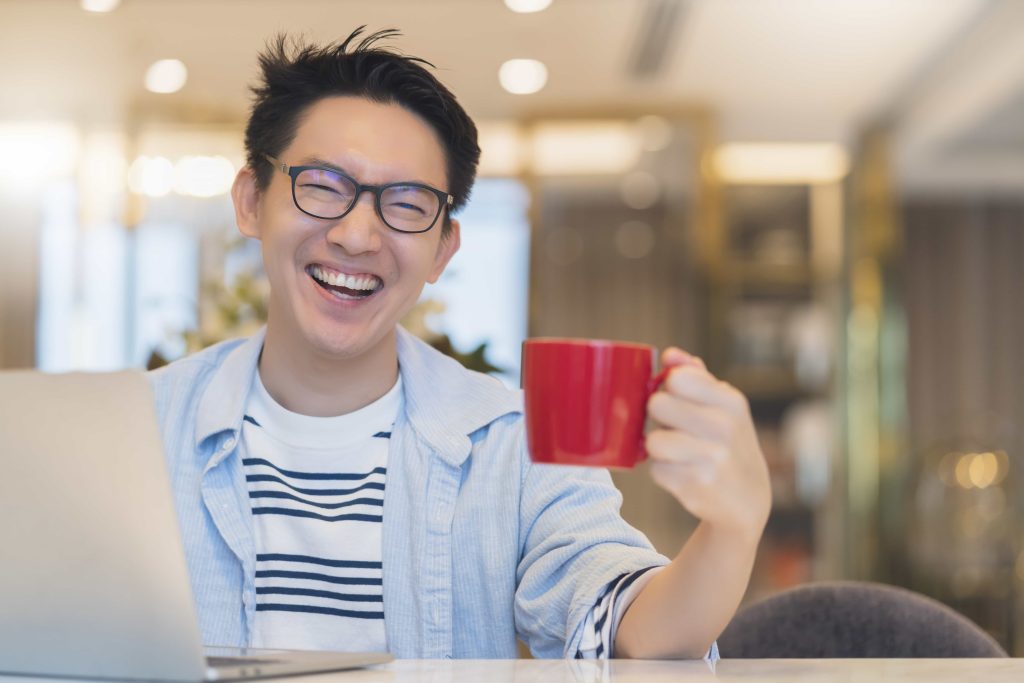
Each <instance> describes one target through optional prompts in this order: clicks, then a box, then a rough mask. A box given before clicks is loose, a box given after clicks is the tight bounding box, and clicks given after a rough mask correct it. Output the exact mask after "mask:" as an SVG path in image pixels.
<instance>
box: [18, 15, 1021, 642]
mask: <svg viewBox="0 0 1024 683" xmlns="http://www.w3.org/2000/svg"><path fill="white" fill-rule="evenodd" d="M361 24H367V25H368V26H369V28H370V30H376V29H380V28H387V27H396V28H399V29H401V31H402V32H403V33H404V37H402V38H401V39H398V40H397V41H394V44H395V45H396V46H397V47H399V48H400V49H401V50H402V51H404V52H406V53H408V54H412V55H417V56H421V57H424V58H426V59H428V60H430V61H431V62H433V64H435V65H436V67H437V71H436V74H437V75H438V77H439V78H440V79H441V80H442V81H443V82H444V83H445V84H447V85H448V86H449V87H450V88H451V89H452V90H453V91H454V92H455V93H456V94H457V95H458V97H459V98H460V100H461V102H462V103H463V104H464V106H465V107H466V108H467V110H468V111H469V112H470V114H471V115H472V116H473V117H474V118H475V119H476V121H477V122H478V124H479V127H480V133H481V146H482V148H483V160H482V163H481V168H480V180H479V182H478V183H477V186H476V188H475V190H474V192H473V196H472V199H471V201H470V204H469V206H468V207H467V208H466V209H465V210H464V212H463V213H462V215H461V219H462V222H463V226H464V227H463V248H462V251H461V252H460V253H459V254H458V255H457V256H456V257H455V259H454V260H453V261H452V263H451V265H450V267H449V269H448V272H447V273H446V274H445V276H444V278H443V279H442V281H441V282H440V283H439V284H438V285H436V286H435V287H433V288H428V290H427V291H425V293H424V298H423V300H422V301H421V303H420V304H419V306H418V307H417V308H416V309H415V310H414V311H413V312H412V313H411V314H410V316H409V318H408V320H407V323H408V325H409V326H410V328H412V329H413V330H414V331H416V332H417V333H418V334H420V335H422V336H424V337H425V338H427V339H429V340H431V341H432V342H434V343H435V344H436V345H438V346H440V347H443V348H445V349H447V350H448V351H449V352H450V353H452V354H454V355H456V356H458V357H459V358H460V359H461V360H463V362H465V363H467V364H468V365H470V366H471V367H480V368H494V371H495V372H496V374H498V376H499V377H500V378H501V379H502V380H503V381H506V382H507V383H509V384H510V385H512V386H517V385H518V371H519V367H518V363H519V346H520V344H521V342H522V340H523V339H524V338H525V337H527V336H586V337H601V338H611V339H622V340H632V341H641V342H647V343H651V344H654V345H657V346H659V347H664V346H666V345H669V344H680V345H683V346H684V347H685V348H687V349H689V350H691V351H693V352H694V353H697V354H699V355H701V356H702V357H704V358H705V359H706V361H707V363H708V365H709V367H710V369H711V370H712V371H713V372H714V373H716V374H717V375H719V376H721V377H723V378H725V379H727V380H728V381H730V382H732V383H733V384H735V385H736V386H738V387H739V388H741V389H742V390H743V391H744V392H746V393H747V395H748V396H749V397H750V400H751V406H752V410H753V414H754V417H755V420H756V422H757V425H758V429H759V432H760V436H761V442H762V445H763V448H764V451H765V454H766V456H767V458H768V460H769V463H770V467H771V471H772V482H773V487H774V495H775V507H774V511H773V513H772V516H771V519H770V521H769V524H768V529H767V531H766V534H765V538H764V540H763V542H762V545H761V548H760V553H759V558H758V562H757V567H756V570H755V576H754V580H753V582H752V584H751V587H750V591H749V594H748V596H747V598H748V599H754V598H757V597H761V596H764V595H767V594H771V593H773V592H776V591H779V590H781V589H784V588H786V587H788V586H792V585H795V584H798V583H801V582H805V581H809V580H814V579H836V578H851V579H871V580H879V581H886V582H890V583H894V584H898V585H903V586H907V587H910V588H912V589H914V590H918V591H921V592H923V593H926V594H928V595H931V596H933V597H936V598H938V599H940V600H942V601H943V602H946V603H947V604H949V605H951V606H953V607H954V608H956V609H957V610H959V611H961V612H962V613H964V614H966V615H967V616H969V617H971V618H972V619H974V620H975V621H977V622H978V623H979V624H981V625H982V626H983V627H984V628H986V629H987V630H988V631H990V632H991V633H992V634H993V635H994V636H995V637H996V638H997V639H998V640H999V641H1000V642H1001V643H1002V644H1003V646H1004V647H1006V648H1007V650H1008V651H1009V652H1010V653H1011V654H1016V655H1018V656H1019V655H1022V654H1024V595H1022V590H1021V588H1024V495H1022V493H1024V460H1022V457H1024V353H1022V352H1021V344H1022V340H1024V305H1022V303H1021V300H1022V299H1024V268H1022V267H1021V264H1022V262H1024V2H1020V1H1019V0H942V1H941V2H938V1H936V0H788V1H787V0H776V1H774V2H765V1H764V0H713V1H712V0H705V1H702V0H553V2H551V1H549V2H545V1H543V0H505V1H503V0H431V1H430V2H423V1H420V0H289V1H287V2H285V1H284V0H202V1H200V0H174V1H171V0H165V1H161V0H121V2H116V1H115V0H0V367H38V368H41V369H44V370H48V371H66V370H72V369H83V370H111V369H116V368H125V367H145V366H147V365H148V366H151V367H152V366H155V365H158V364H159V363H161V362H166V361H167V360H172V359H174V358H177V357H179V356H181V355H183V354H184V353H186V352H188V351H189V350H192V349H196V348H199V347H201V346H203V345H205V344H209V343H211V342H213V341H217V340H219V339H223V338H226V337H230V336H235V335H239V334H245V333H248V332H250V331H252V330H253V329H255V328H256V327H258V326H259V325H260V323H261V321H262V319H263V316H265V307H264V297H265V294H266V284H265V281H264V280H263V278H262V273H261V267H260V257H259V250H258V245H255V244H252V243H247V242H245V241H243V240H242V239H241V238H239V237H238V235H237V232H236V231H235V227H234V221H233V213H232V209H231V203H230V199H229V197H228V196H227V194H226V193H227V191H228V188H229V187H230V184H231V182H232V179H233V176H234V173H235V172H236V171H237V169H238V168H239V166H240V165H241V163H242V158H243V154H242V129H243V126H244V123H245V118H246V114H247V107H248V102H249V100H248V91H247V86H248V85H249V84H250V83H252V82H253V80H254V78H255V76H256V54H257V52H258V51H259V50H260V49H261V48H262V47H263V45H264V44H265V42H266V41H267V39H268V38H270V37H271V36H272V35H273V34H274V33H276V32H278V31H287V32H289V33H293V34H301V35H304V36H305V37H307V38H309V39H312V40H315V41H331V40H337V39H340V38H343V37H345V36H346V35H348V33H349V32H350V31H351V30H352V29H353V28H355V27H356V26H358V25H361ZM615 477H616V482H617V483H618V485H619V486H620V488H621V489H622V490H623V492H624V496H625V504H624V509H623V513H624V515H625V516H626V518H627V519H628V520H629V521H631V522H632V523H633V524H635V525H636V526H638V527H639V528H641V529H642V530H643V531H645V532H646V533H647V534H648V535H649V536H650V537H651V539H652V540H653V541H654V543H655V545H657V546H658V548H659V549H660V550H661V551H662V552H665V553H667V554H674V553H675V552H676V550H677V549H678V547H679V545H680V544H681V543H682V542H683V541H684V540H685V538H686V536H687V535H688V533H689V532H690V530H691V529H692V528H693V521H692V520H690V519H688V518H687V517H686V516H685V514H683V513H682V512H681V511H680V510H679V509H678V506H677V505H676V504H675V503H674V502H673V500H672V499H670V498H669V496H668V495H667V494H664V493H662V492H661V491H659V490H657V489H655V487H654V486H653V484H651V483H650V480H649V478H648V477H647V476H646V473H645V472H644V471H643V467H641V468H640V469H639V471H636V472H628V473H616V474H615Z"/></svg>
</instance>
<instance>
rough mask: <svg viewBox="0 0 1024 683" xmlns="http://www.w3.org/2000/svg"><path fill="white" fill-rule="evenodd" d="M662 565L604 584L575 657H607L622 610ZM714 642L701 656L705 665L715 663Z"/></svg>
mask: <svg viewBox="0 0 1024 683" xmlns="http://www.w3.org/2000/svg"><path fill="white" fill-rule="evenodd" d="M662 569H664V567H657V566H656V567H647V568H645V569H640V570H638V571H635V572H630V573H628V574H623V575H622V576H619V577H618V578H616V579H614V580H612V581H611V582H609V583H608V585H607V586H606V587H605V589H604V590H603V591H602V592H601V596H600V597H599V598H598V600H597V603H596V604H595V605H594V607H593V609H591V610H590V612H589V613H588V614H587V618H586V620H585V621H584V623H583V638H582V640H581V641H580V646H579V649H578V650H577V651H576V659H609V658H611V657H613V656H614V652H613V646H614V644H615V634H616V632H617V631H618V628H619V622H620V621H622V615H624V614H625V613H626V608H628V607H629V606H630V605H631V604H633V601H634V600H635V599H636V597H637V596H638V595H640V592H641V591H642V590H643V589H644V586H646V585H647V583H648V582H649V581H650V580H651V579H652V578H654V576H655V574H657V573H658V572H660V571H661V570H662ZM718 659H719V655H718V643H717V642H714V643H712V644H711V647H710V648H709V649H708V651H707V653H706V654H705V655H704V661H706V662H708V663H709V664H713V663H714V662H717V661H718Z"/></svg>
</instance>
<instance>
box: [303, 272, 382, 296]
mask: <svg viewBox="0 0 1024 683" xmlns="http://www.w3.org/2000/svg"><path fill="white" fill-rule="evenodd" d="M309 271H310V275H312V276H313V277H315V278H316V279H317V280H319V281H320V282H324V283H326V284H329V285H334V286H335V287H345V288H346V289H360V290H365V291H371V290H374V289H377V282H378V280H377V278H375V277H372V276H365V277H355V276H354V275H345V274H344V273H329V272H327V271H326V270H324V269H323V268H321V267H320V266H313V267H312V268H310V269H309Z"/></svg>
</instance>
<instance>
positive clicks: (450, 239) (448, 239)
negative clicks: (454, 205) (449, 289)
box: [427, 218, 462, 284]
mask: <svg viewBox="0 0 1024 683" xmlns="http://www.w3.org/2000/svg"><path fill="white" fill-rule="evenodd" d="M460 229H461V226H460V225H459V221H457V220H455V219H454V218H453V219H452V222H451V228H450V229H449V230H448V234H447V235H444V236H442V237H441V241H440V243H438V245H437V254H435V255H434V267H433V268H432V269H431V270H430V275H429V277H427V282H429V283H430V284H434V283H435V282H437V280H438V278H440V277H441V273H443V272H444V269H445V267H446V266H447V265H448V262H449V261H451V260H452V256H455V252H457V251H458V250H459V246H460V245H461V244H462V242H461V232H460Z"/></svg>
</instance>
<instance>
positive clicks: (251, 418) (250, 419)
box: [242, 415, 263, 427]
mask: <svg viewBox="0 0 1024 683" xmlns="http://www.w3.org/2000/svg"><path fill="white" fill-rule="evenodd" d="M242 420H244V421H245V422H251V423H252V424H254V425H256V426H257V427H262V426H263V425H261V424H260V423H259V422H257V421H256V418H255V417H253V416H252V415H246V416H245V417H243V418H242Z"/></svg>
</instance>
